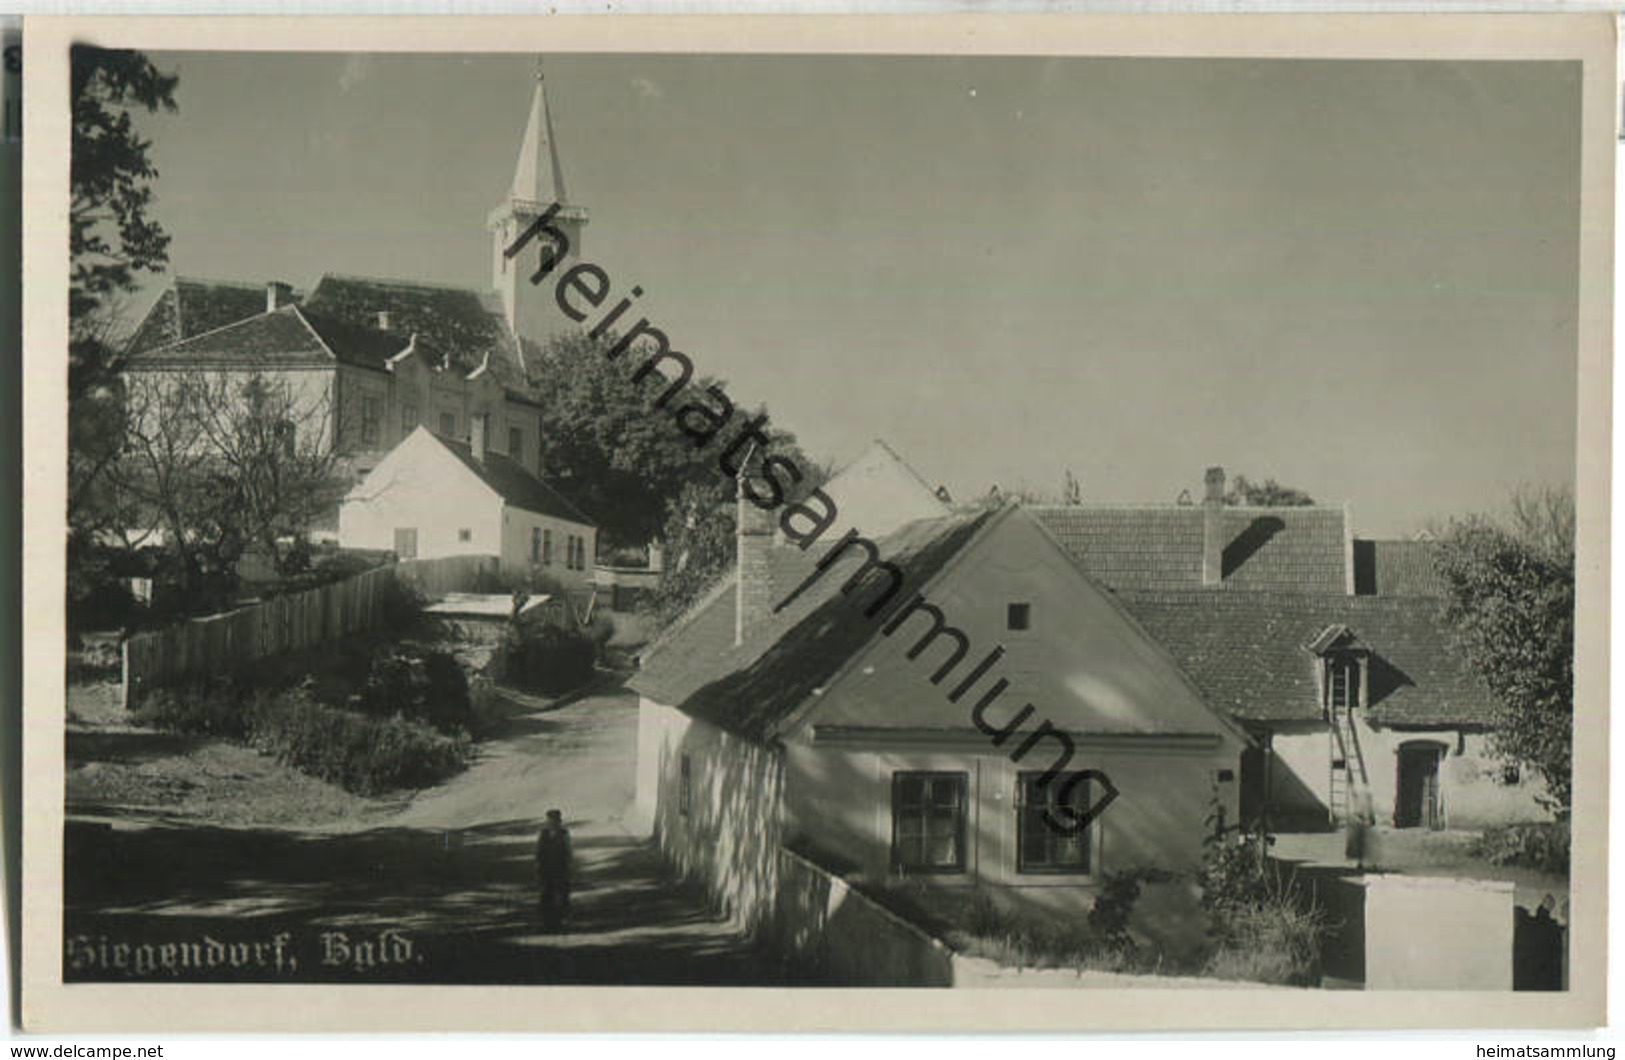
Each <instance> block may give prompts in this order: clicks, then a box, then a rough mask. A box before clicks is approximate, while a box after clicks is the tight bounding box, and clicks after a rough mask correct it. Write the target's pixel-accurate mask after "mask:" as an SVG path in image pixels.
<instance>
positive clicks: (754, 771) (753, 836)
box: [635, 697, 784, 930]
mask: <svg viewBox="0 0 1625 1060" xmlns="http://www.w3.org/2000/svg"><path fill="white" fill-rule="evenodd" d="M685 756H686V757H687V758H688V761H689V798H688V804H687V809H686V812H685V810H684V808H683V805H682V799H681V790H680V789H681V786H682V767H681V762H682V759H683V758H684V757H685ZM783 784H784V762H783V758H782V756H781V755H779V754H778V753H777V752H775V751H773V750H771V749H769V748H766V747H763V746H761V745H759V744H755V743H751V742H749V741H747V740H743V739H740V738H739V737H737V736H734V735H732V734H730V733H727V732H724V731H723V730H721V729H718V728H716V727H715V726H713V725H710V724H708V723H706V722H703V721H699V720H697V719H694V718H690V717H689V716H687V715H686V714H683V713H682V712H681V711H679V710H676V709H674V708H672V707H668V706H665V705H663V704H659V703H656V702H654V701H653V700H650V699H648V698H647V697H645V698H643V699H642V700H641V701H640V703H639V707H638V778H637V799H636V809H635V817H636V818H637V820H638V821H639V822H640V823H642V822H646V823H647V826H648V827H649V828H650V830H651V832H652V834H653V836H654V838H655V840H656V842H657V843H658V844H659V846H660V850H661V852H662V853H663V854H664V855H665V856H666V859H667V860H668V862H669V863H670V864H672V865H673V866H674V867H675V868H676V869H677V871H678V872H680V873H681V874H682V875H683V876H685V877H687V878H690V879H696V880H699V881H701V882H703V883H704V884H705V885H706V887H707V888H708V889H709V890H710V891H711V894H712V896H713V897H714V898H715V899H716V900H717V902H718V904H719V905H720V906H721V908H722V910H723V912H724V913H725V914H727V915H729V916H731V917H733V918H734V919H735V921H736V922H737V923H738V924H739V926H740V927H742V928H744V929H746V930H753V929H755V928H756V927H758V926H759V925H761V924H762V923H763V921H764V920H765V919H766V918H767V917H768V916H769V915H770V914H771V912H772V910H773V907H774V903H775V901H776V896H777V893H778V871H779V847H780V843H781V840H782V838H783V834H784V833H783V828H782V822H783V814H782V807H781V803H780V800H781V797H782V793H783Z"/></svg>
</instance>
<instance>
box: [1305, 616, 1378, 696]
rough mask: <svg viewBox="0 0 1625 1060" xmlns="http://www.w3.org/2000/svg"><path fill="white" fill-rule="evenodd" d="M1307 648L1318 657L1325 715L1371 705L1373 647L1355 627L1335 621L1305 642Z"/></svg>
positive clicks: (1317, 669) (1317, 677)
mask: <svg viewBox="0 0 1625 1060" xmlns="http://www.w3.org/2000/svg"><path fill="white" fill-rule="evenodd" d="M1304 650H1305V651H1307V652H1309V654H1310V655H1311V656H1313V657H1314V665H1315V679H1316V685H1317V687H1318V688H1319V690H1320V709H1321V713H1322V714H1323V715H1324V716H1325V717H1327V718H1333V717H1335V716H1336V715H1337V713H1338V712H1339V711H1343V712H1347V711H1351V710H1353V709H1354V708H1356V707H1363V706H1365V705H1367V703H1368V702H1369V701H1370V696H1371V665H1370V663H1371V649H1370V648H1368V647H1366V646H1365V644H1363V643H1362V642H1361V641H1360V638H1359V637H1357V636H1355V634H1354V631H1353V630H1351V629H1349V627H1347V626H1345V625H1342V624H1340V623H1334V624H1333V625H1330V626H1327V627H1326V628H1325V629H1323V630H1321V631H1320V634H1319V635H1318V636H1316V637H1315V639H1313V640H1311V641H1310V642H1309V643H1308V644H1305V645H1304Z"/></svg>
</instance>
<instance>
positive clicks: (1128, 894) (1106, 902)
mask: <svg viewBox="0 0 1625 1060" xmlns="http://www.w3.org/2000/svg"><path fill="white" fill-rule="evenodd" d="M1172 878H1173V875H1172V873H1168V872H1164V871H1162V870H1160V869H1127V870H1124V871H1121V872H1109V873H1107V874H1106V879H1105V883H1104V885H1103V886H1102V887H1101V891H1100V894H1099V895H1098V896H1097V897H1096V898H1095V904H1094V906H1093V907H1092V908H1091V909H1090V910H1089V917H1088V920H1087V923H1088V925H1089V933H1090V934H1091V935H1093V936H1094V938H1095V939H1096V940H1097V941H1098V942H1099V944H1100V945H1102V946H1105V947H1106V948H1108V949H1114V950H1128V949H1133V947H1134V938H1133V936H1131V935H1130V934H1129V930H1128V925H1129V921H1130V920H1132V919H1133V917H1134V907H1135V905H1136V904H1138V903H1139V900H1140V891H1141V889H1142V888H1143V887H1144V885H1145V884H1148V883H1165V882H1167V881H1168V880H1171V879H1172Z"/></svg>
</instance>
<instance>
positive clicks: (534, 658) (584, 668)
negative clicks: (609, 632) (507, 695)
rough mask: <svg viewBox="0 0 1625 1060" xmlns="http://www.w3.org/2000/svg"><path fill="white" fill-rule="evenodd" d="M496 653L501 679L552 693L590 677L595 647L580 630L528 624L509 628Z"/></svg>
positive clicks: (576, 684)
mask: <svg viewBox="0 0 1625 1060" xmlns="http://www.w3.org/2000/svg"><path fill="white" fill-rule="evenodd" d="M499 652H500V654H501V666H500V670H499V672H500V673H501V674H502V677H503V679H504V680H505V681H508V682H509V683H511V684H514V685H518V686H519V687H521V688H525V689H528V690H532V691H536V692H542V693H546V694H549V695H552V694H557V693H561V692H568V691H570V690H572V689H575V688H579V687H580V686H581V685H583V684H585V683H586V682H587V681H588V680H590V679H591V678H592V675H593V665H594V662H595V660H596V658H597V655H598V648H597V646H596V645H595V644H594V643H593V641H592V639H591V638H590V637H588V636H587V634H585V633H583V632H581V631H580V630H574V629H563V628H561V627H559V626H554V625H545V624H529V625H521V626H511V627H509V630H508V632H507V633H506V634H505V635H504V637H503V641H502V645H501V647H500V648H499Z"/></svg>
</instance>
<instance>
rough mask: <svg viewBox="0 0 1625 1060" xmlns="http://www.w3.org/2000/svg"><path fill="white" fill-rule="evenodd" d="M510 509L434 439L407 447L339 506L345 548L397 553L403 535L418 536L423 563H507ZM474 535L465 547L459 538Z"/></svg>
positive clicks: (386, 459)
mask: <svg viewBox="0 0 1625 1060" xmlns="http://www.w3.org/2000/svg"><path fill="white" fill-rule="evenodd" d="M502 507H503V506H502V501H501V499H500V498H499V497H498V496H497V495H496V493H495V492H493V491H492V490H491V489H489V488H488V487H487V486H486V485H485V484H484V483H482V482H480V481H479V479H477V478H476V477H474V475H473V474H472V473H471V472H469V470H468V469H467V468H465V467H464V466H463V465H462V463H461V462H460V461H458V460H457V458H456V457H454V456H452V455H451V454H450V453H448V452H446V451H445V449H444V448H442V447H441V446H440V444H439V443H438V442H435V441H434V440H433V439H431V438H428V437H420V438H419V439H418V440H417V441H409V442H408V443H406V444H404V445H401V446H399V447H398V448H396V449H395V450H393V451H392V452H390V453H389V454H388V455H387V456H385V457H384V458H383V460H381V461H379V463H378V466H377V467H376V468H374V469H373V471H372V472H371V473H370V474H369V475H368V476H367V478H366V479H364V480H363V481H362V482H361V483H360V484H359V485H358V486H356V487H355V488H354V489H352V490H351V491H350V493H349V495H348V496H346V497H345V499H344V502H343V503H342V504H341V505H340V506H339V543H340V544H341V545H342V546H344V547H345V548H376V549H393V548H394V547H395V530H396V528H398V527H412V528H415V529H416V530H417V558H419V559H433V558H437V557H440V556H459V555H470V554H486V555H499V554H500V550H501V549H502V544H503V542H502ZM462 530H467V531H468V532H469V539H468V540H466V541H464V540H462V539H461V537H460V536H459V532H460V531H462Z"/></svg>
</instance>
